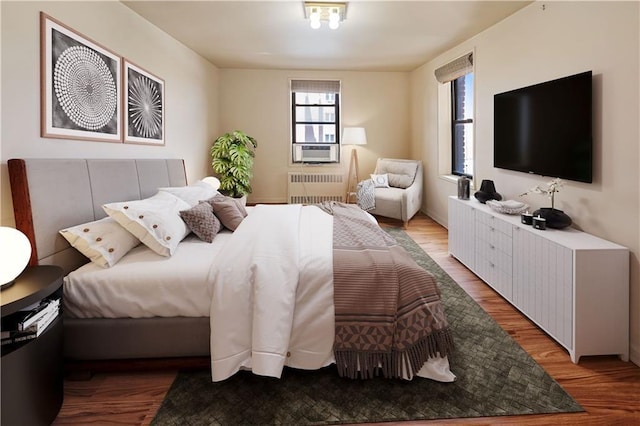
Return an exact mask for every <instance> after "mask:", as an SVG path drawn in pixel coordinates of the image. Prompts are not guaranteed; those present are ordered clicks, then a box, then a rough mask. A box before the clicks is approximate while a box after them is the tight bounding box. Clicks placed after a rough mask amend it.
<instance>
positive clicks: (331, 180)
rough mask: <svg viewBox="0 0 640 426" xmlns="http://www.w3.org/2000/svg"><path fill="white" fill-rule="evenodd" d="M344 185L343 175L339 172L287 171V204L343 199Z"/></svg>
mask: <svg viewBox="0 0 640 426" xmlns="http://www.w3.org/2000/svg"><path fill="white" fill-rule="evenodd" d="M344 185H345V177H344V175H343V174H342V173H340V172H319V173H310V172H289V173H288V176H287V200H288V203H289V204H315V203H320V202H322V201H344V194H345V186H344Z"/></svg>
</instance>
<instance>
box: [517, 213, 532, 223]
mask: <svg viewBox="0 0 640 426" xmlns="http://www.w3.org/2000/svg"><path fill="white" fill-rule="evenodd" d="M520 221H521V222H522V223H524V224H525V225H532V224H533V215H532V214H531V213H529V212H526V213H522V215H520Z"/></svg>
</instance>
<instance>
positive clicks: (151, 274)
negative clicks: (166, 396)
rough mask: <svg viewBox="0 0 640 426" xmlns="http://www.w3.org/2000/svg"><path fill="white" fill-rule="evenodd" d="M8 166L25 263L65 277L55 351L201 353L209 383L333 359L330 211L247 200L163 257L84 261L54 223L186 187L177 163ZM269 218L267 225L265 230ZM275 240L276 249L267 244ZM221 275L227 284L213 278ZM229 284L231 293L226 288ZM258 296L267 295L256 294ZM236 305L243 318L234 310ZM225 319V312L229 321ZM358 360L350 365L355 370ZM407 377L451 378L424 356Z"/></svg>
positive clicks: (440, 360)
mask: <svg viewBox="0 0 640 426" xmlns="http://www.w3.org/2000/svg"><path fill="white" fill-rule="evenodd" d="M8 167H9V175H10V183H11V189H12V197H13V204H14V212H15V218H16V227H17V228H18V229H20V230H21V231H22V232H24V233H25V234H26V235H27V237H28V238H29V239H30V241H31V243H32V248H33V252H32V259H31V262H30V264H32V265H36V264H56V265H59V266H61V267H62V268H63V269H64V271H65V274H67V275H66V277H65V290H64V291H65V310H64V315H65V317H64V332H65V343H64V354H65V358H67V359H69V360H115V359H144V358H172V357H193V356H211V357H212V365H213V366H214V367H212V377H213V379H214V380H224V379H225V378H226V377H229V376H230V375H232V374H234V373H235V372H236V371H238V370H239V369H252V370H253V371H254V372H256V373H257V374H263V375H267V376H275V377H278V376H279V373H278V372H279V371H281V369H282V367H283V366H290V367H295V368H305V369H315V368H320V367H323V366H326V365H328V364H331V363H334V362H336V360H335V357H334V355H333V353H332V350H331V348H332V346H333V340H334V336H333V333H334V325H335V324H334V322H333V316H334V311H333V304H332V303H333V301H332V299H331V297H330V296H331V294H332V291H333V288H332V279H333V277H332V275H331V272H330V271H329V272H327V269H326V265H327V264H331V256H332V252H331V250H330V249H328V247H330V246H331V244H332V239H331V238H330V235H331V226H332V223H333V216H331V215H328V214H327V213H326V212H324V211H322V210H320V209H319V208H317V207H315V206H289V205H281V206H255V207H253V208H251V207H250V208H248V210H249V212H248V214H247V216H246V219H245V220H244V221H243V222H242V224H240V226H238V228H237V229H236V230H235V232H231V231H229V230H225V231H222V232H220V233H219V234H217V236H216V237H215V240H214V241H213V242H212V243H211V244H209V243H207V242H204V241H202V240H200V239H199V238H197V237H196V236H194V235H193V234H190V235H188V236H187V237H186V238H184V239H183V240H182V241H181V242H180V243H179V244H177V246H175V247H177V248H176V249H175V252H173V253H172V255H171V256H166V257H161V256H158V255H157V254H156V253H153V252H151V251H150V250H149V247H148V246H147V245H145V244H139V245H137V246H135V248H133V249H131V250H130V251H129V252H128V253H127V254H126V255H125V256H124V257H122V259H120V260H119V261H118V262H117V265H115V266H113V267H111V268H104V267H101V266H97V265H96V264H95V263H94V262H88V259H87V257H85V256H83V255H82V254H80V253H79V252H78V250H76V249H75V248H73V247H71V246H70V245H69V243H68V241H67V240H66V239H65V238H64V237H62V236H61V234H60V232H59V231H60V230H63V229H67V228H72V227H75V226H77V225H81V224H85V223H91V222H93V221H99V220H102V219H103V218H107V214H106V212H105V209H104V208H103V206H104V205H114V204H117V203H120V202H123V201H130V200H146V199H149V198H150V197H151V198H153V196H155V195H157V194H158V193H159V191H158V189H159V188H167V189H171V188H180V187H185V186H187V180H186V174H185V166H184V162H183V160H180V159H139V160H129V159H12V160H9V161H8ZM283 218H285V219H283ZM107 219H108V218H107ZM272 219H273V220H275V221H276V222H274V223H277V224H275V225H269V226H264V224H265V223H267V222H265V221H267V220H272ZM292 222H295V225H294V226H291V223H292ZM268 223H271V222H268ZM287 224H289V225H287ZM291 229H296V230H297V229H304V230H305V231H304V235H303V236H301V237H300V238H299V240H295V238H297V237H296V235H297V234H295V235H294V234H292V231H291ZM259 232H264V233H265V236H264V238H261V241H263V242H262V243H260V244H259V245H257V246H255V247H253V246H252V248H251V250H249V251H250V252H251V253H252V254H251V255H250V256H247V255H246V253H247V249H246V248H247V244H249V242H251V241H252V240H254V239H256V238H254V236H255V235H257V234H256V233H259ZM296 232H297V231H296ZM291 238H294V240H295V241H300V244H299V245H300V247H299V249H300V250H301V251H300V254H299V256H292V255H291V252H290V250H291V244H293V245H295V244H294V243H291V241H294V240H292V239H291ZM242 239H244V242H239V243H238V242H237V240H241V241H242ZM276 239H280V240H282V244H280V246H281V247H285V248H284V249H281V250H280V251H277V250H273V249H272V247H273V246H272V244H274V240H276ZM233 241H236V242H235V243H233V244H232V242H233ZM175 247H174V248H175ZM203 253H204V254H203ZM293 258H295V259H297V260H296V262H294V263H301V264H302V263H304V264H305V265H306V268H305V269H300V270H298V269H295V271H294V270H293V269H291V267H290V265H289V266H287V264H288V263H291V261H290V259H293ZM243 262H244V263H243ZM259 263H265V264H266V265H267V267H266V269H260V268H259V267H258V266H259V265H257V264H259ZM274 265H275V266H274ZM185 266H186V268H185ZM178 268H180V271H183V272H181V273H180V275H179V276H178V277H176V276H175V274H174V275H170V273H171V271H175V270H177V269H178ZM296 268H297V266H296ZM274 274H275V275H274ZM143 276H144V277H145V279H144V280H143V279H142V278H141V277H143ZM105 277H107V278H105ZM167 277H171V278H169V279H167ZM274 277H278V278H277V279H274ZM247 279H249V280H252V281H255V280H260V279H262V280H264V281H265V282H269V285H270V286H271V284H270V283H272V282H278V283H281V284H279V285H280V286H281V287H282V291H283V292H284V293H278V295H277V297H276V296H274V295H273V294H272V291H271V290H269V291H262V292H260V291H257V292H255V291H254V292H253V293H251V294H249V293H247V294H245V295H242V292H243V291H244V292H246V291H250V290H247V289H248V288H249V287H251V286H248V287H247V286H246V285H238V284H237V282H239V281H241V280H247ZM225 280H226V281H229V282H230V284H227V285H222V284H219V282H223V281H225ZM143 281H144V282H143ZM293 281H295V282H296V284H295V287H292V284H291V282H293ZM202 282H204V283H205V285H204V286H203V285H201V284H199V283H202ZM256 282H257V281H256ZM298 282H299V284H300V285H299V286H298V284H297V283H298ZM125 286H126V288H125ZM257 287H259V288H263V287H261V286H257ZM132 288H133V290H131V289H132ZM269 288H272V287H269ZM318 288H320V289H321V290H317V289H318ZM251 291H253V290H251ZM279 291H280V290H279ZM238 292H240V294H241V296H242V297H238V295H237V294H235V295H234V293H238ZM257 293H261V295H260V296H259V297H263V298H264V297H266V299H264V300H262V299H258V296H257V295H256V294H257ZM151 294H153V297H151V296H150V295H151ZM318 294H319V295H320V296H318ZM212 295H213V297H211V296H212ZM294 299H295V300H294ZM434 303H435V304H436V305H437V304H439V301H436V302H434ZM286 306H288V307H287V308H286V309H285V308H284V307H286ZM292 306H295V307H296V308H295V309H293V308H292ZM243 311H252V312H253V315H252V316H242V315H241V316H237V313H238V312H243ZM232 315H236V316H235V317H233V319H232V320H229V318H231V316H232ZM260 315H262V316H260ZM442 315H443V314H442ZM272 318H275V320H274V321H271V319H272ZM287 324H288V325H287ZM261 327H262V328H264V331H263V333H262V334H261V336H263V337H260V338H257V340H258V341H259V342H257V343H256V342H249V343H248V345H249V348H248V349H247V346H246V345H247V342H246V340H247V339H251V337H250V336H251V333H252V330H253V332H255V330H257V329H259V328H261ZM287 327H291V329H288V328H287ZM300 330H304V332H301V331H300ZM247 333H248V334H247ZM278 334H280V335H282V336H284V339H283V340H281V341H279V342H278V343H273V341H272V340H273V339H272V336H274V335H278ZM246 336H249V337H246ZM264 336H266V337H264ZM251 345H263V346H262V347H259V348H256V347H254V348H251ZM216 351H217V353H216ZM220 351H221V352H220ZM444 352H446V351H444ZM274 353H277V354H278V355H277V356H273V354H274ZM261 355H263V356H261ZM363 362H364V361H362V360H359V361H357V363H358V368H360V365H362V363H363ZM376 362H377V361H376ZM403 368H404V370H403V371H404V372H405V373H406V367H403ZM416 375H418V376H422V377H428V378H432V379H435V380H440V381H452V380H454V378H455V376H453V374H451V372H450V371H449V366H448V361H447V358H446V356H445V357H439V356H438V357H432V358H430V359H429V362H426V363H425V364H424V366H423V368H421V369H420V371H417V372H416ZM411 377H412V374H409V375H408V377H405V378H411Z"/></svg>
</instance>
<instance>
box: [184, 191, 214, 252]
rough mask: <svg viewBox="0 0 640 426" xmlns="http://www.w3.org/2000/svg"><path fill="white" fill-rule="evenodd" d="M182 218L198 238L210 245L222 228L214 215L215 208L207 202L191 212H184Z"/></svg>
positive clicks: (203, 202) (199, 204) (193, 208)
mask: <svg viewBox="0 0 640 426" xmlns="http://www.w3.org/2000/svg"><path fill="white" fill-rule="evenodd" d="M180 217H181V218H182V220H184V223H186V224H187V226H188V227H189V229H191V231H192V232H193V233H194V234H196V235H197V236H198V238H200V239H201V240H202V241H206V242H208V243H210V242H212V241H213V239H214V238H215V236H216V235H217V234H218V232H220V228H221V227H222V224H221V223H220V220H218V218H217V217H216V216H215V215H214V214H213V207H211V204H209V203H207V202H206V201H202V202H200V203H198V204H197V205H196V206H194V207H192V208H190V209H189V210H182V211H181V212H180Z"/></svg>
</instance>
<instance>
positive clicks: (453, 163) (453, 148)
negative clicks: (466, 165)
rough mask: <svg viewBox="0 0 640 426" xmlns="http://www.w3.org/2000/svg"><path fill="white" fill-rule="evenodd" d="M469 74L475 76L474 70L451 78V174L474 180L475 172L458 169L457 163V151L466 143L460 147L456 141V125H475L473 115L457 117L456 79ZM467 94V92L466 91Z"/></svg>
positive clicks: (473, 100)
mask: <svg viewBox="0 0 640 426" xmlns="http://www.w3.org/2000/svg"><path fill="white" fill-rule="evenodd" d="M469 74H471V75H472V76H473V78H475V75H473V71H472V72H470V73H466V74H464V75H462V76H460V77H458V78H456V79H453V80H451V92H450V96H451V103H450V106H451V174H452V175H454V176H465V177H467V178H469V179H472V180H473V173H465V172H464V171H461V170H457V165H456V157H457V155H456V154H457V153H458V150H459V148H464V144H463V146H462V147H458V144H457V142H456V125H459V124H471V125H473V122H474V119H473V117H471V118H462V119H458V118H457V108H456V107H457V99H458V97H457V96H456V94H457V90H456V86H457V85H456V81H457V80H459V79H461V78H466V77H467V76H468V75H469ZM473 86H474V90H475V84H474V85H473ZM465 95H466V92H465ZM472 95H475V94H474V93H472ZM472 102H475V96H474V98H473V99H472Z"/></svg>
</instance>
